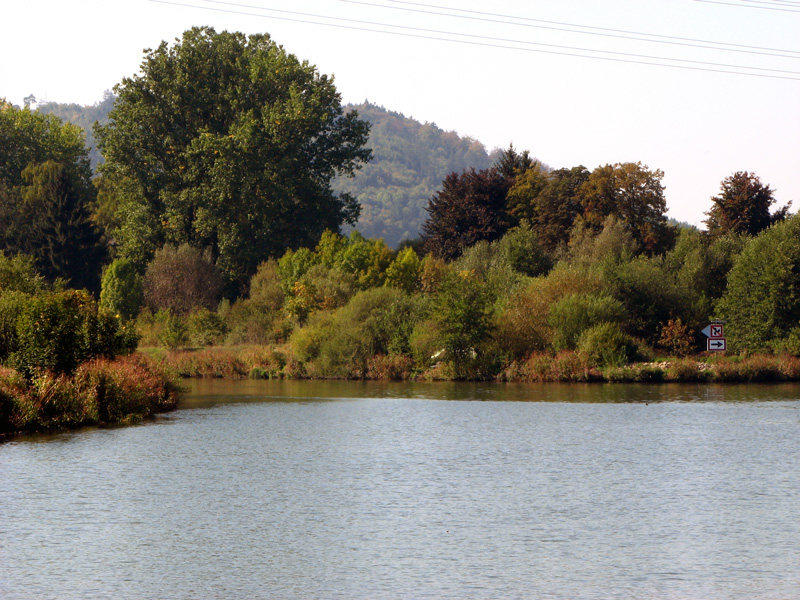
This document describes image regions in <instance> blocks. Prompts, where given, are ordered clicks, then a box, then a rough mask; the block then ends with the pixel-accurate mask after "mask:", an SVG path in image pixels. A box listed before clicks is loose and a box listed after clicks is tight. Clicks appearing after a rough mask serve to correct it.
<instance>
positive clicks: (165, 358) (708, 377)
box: [142, 346, 800, 383]
mask: <svg viewBox="0 0 800 600" xmlns="http://www.w3.org/2000/svg"><path fill="white" fill-rule="evenodd" d="M142 351H143V352H144V353H145V354H147V355H148V356H150V357H151V358H152V359H153V360H154V361H156V362H158V363H159V364H161V365H163V367H164V368H166V369H167V370H169V371H171V372H173V373H175V374H176V375H177V376H179V377H182V378H192V377H226V378H239V379H242V378H250V379H272V378H289V379H366V380H378V381H381V380H386V381H409V380H417V381H450V380H454V379H456V377H455V376H454V372H455V371H454V369H453V366H452V364H450V363H448V362H440V363H437V364H435V365H433V366H431V367H429V368H425V369H420V368H418V367H415V365H414V363H413V361H412V360H411V359H410V358H409V357H407V356H402V355H398V356H385V355H376V356H374V357H372V358H371V359H370V360H368V361H367V363H366V366H365V368H363V369H358V370H354V371H353V372H351V373H350V375H349V376H348V377H344V378H343V377H340V376H338V377H333V376H329V375H327V374H326V373H325V372H324V370H323V369H321V368H320V366H319V365H315V364H313V363H312V364H303V363H301V362H300V361H298V360H297V359H296V358H295V357H294V356H293V354H292V352H291V349H290V348H288V347H285V346H284V347H261V346H243V347H211V348H205V349H199V350H164V349H158V348H149V349H143V350H142ZM495 371H496V372H494V373H491V374H490V375H486V376H484V377H476V379H480V380H488V381H491V380H495V381H503V382H575V383H586V382H607V383H624V382H638V383H641V382H652V383H657V382H675V383H693V382H708V383H746V382H794V381H800V358H797V357H794V356H790V355H769V354H754V355H749V356H725V355H721V354H717V355H709V354H702V355H698V356H694V357H682V358H676V357H664V358H660V359H658V360H654V361H650V362H636V363H631V364H626V365H623V366H614V367H604V368H600V367H597V366H594V365H592V364H591V362H590V361H589V360H588V359H587V358H586V357H585V356H583V355H582V354H580V353H579V352H560V353H558V354H555V355H553V354H549V353H539V354H533V355H531V356H530V357H528V358H527V359H526V360H524V361H514V362H512V363H510V364H509V365H508V366H506V367H505V368H502V369H495Z"/></svg>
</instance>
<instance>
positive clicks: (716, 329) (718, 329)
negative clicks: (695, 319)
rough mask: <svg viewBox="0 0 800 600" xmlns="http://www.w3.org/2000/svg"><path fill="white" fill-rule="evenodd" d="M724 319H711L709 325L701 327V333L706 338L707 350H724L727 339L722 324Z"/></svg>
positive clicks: (726, 346)
mask: <svg viewBox="0 0 800 600" xmlns="http://www.w3.org/2000/svg"><path fill="white" fill-rule="evenodd" d="M724 323H725V321H712V322H711V325H709V326H708V327H706V328H705V329H703V331H702V333H703V335H705V336H706V337H707V338H708V340H707V344H706V348H707V350H708V351H709V352H725V350H727V348H728V340H726V339H725V333H724V328H723V324H724Z"/></svg>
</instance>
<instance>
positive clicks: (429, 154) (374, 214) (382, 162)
mask: <svg viewBox="0 0 800 600" xmlns="http://www.w3.org/2000/svg"><path fill="white" fill-rule="evenodd" d="M113 103H114V97H113V95H111V94H110V93H109V92H107V93H106V95H105V96H104V98H103V100H102V101H101V102H98V103H97V104H95V105H93V106H80V105H78V104H59V103H57V102H48V103H45V104H42V105H40V106H39V110H40V111H41V112H43V113H51V114H54V115H56V116H58V117H60V118H61V119H63V120H64V121H69V122H71V123H74V124H76V125H78V126H80V127H83V129H84V130H85V131H86V142H87V145H88V146H89V148H90V154H89V156H90V158H91V159H92V168H96V167H97V163H98V161H99V160H100V155H99V153H98V152H97V150H96V148H94V138H93V136H92V125H93V124H94V122H95V121H99V122H100V123H105V122H107V120H108V117H107V115H108V112H109V111H110V110H111V108H112V106H113ZM350 108H355V109H356V110H357V111H358V114H359V116H360V117H361V118H363V119H365V120H367V121H369V122H370V123H371V124H372V130H371V133H370V139H369V147H371V148H372V150H373V156H374V157H373V159H372V161H371V162H370V163H369V164H367V165H364V167H363V168H362V169H361V170H360V171H359V172H358V173H357V174H356V176H355V178H353V179H344V178H342V179H339V180H338V181H337V182H336V184H335V185H336V188H337V191H341V192H349V193H350V194H352V195H353V197H355V198H356V199H357V200H358V201H359V202H360V203H361V206H362V208H361V218H360V219H359V222H358V226H357V229H358V230H359V231H360V232H361V233H362V234H363V235H364V236H365V237H375V238H383V239H384V240H386V243H387V244H389V245H390V246H393V247H396V246H397V245H398V244H399V243H400V242H401V241H402V240H404V239H408V238H414V237H417V236H418V235H419V232H420V228H421V227H422V223H423V222H424V221H425V219H426V218H427V216H428V215H427V213H426V212H425V207H426V206H427V205H428V200H429V199H430V198H431V196H432V195H433V194H434V193H435V192H436V191H437V190H438V189H439V188H440V187H441V184H442V180H444V178H445V176H447V175H448V174H449V173H451V172H453V171H457V172H461V171H463V170H464V169H469V168H470V167H475V168H476V169H485V168H487V167H488V166H489V165H490V164H491V163H492V159H491V158H490V156H489V154H488V153H487V151H486V148H485V147H484V146H483V144H481V143H480V142H478V141H476V140H474V139H472V138H469V137H461V136H459V135H458V134H457V133H455V132H453V131H443V130H442V129H440V128H439V127H437V126H436V125H435V124H433V123H420V122H419V121H416V120H414V119H412V118H409V117H406V116H404V115H403V114H401V113H398V112H392V111H390V110H387V109H385V108H383V107H381V106H376V105H375V104H370V103H364V104H359V105H348V106H346V107H345V109H346V110H349V109H350Z"/></svg>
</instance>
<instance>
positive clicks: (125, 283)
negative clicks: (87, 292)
mask: <svg viewBox="0 0 800 600" xmlns="http://www.w3.org/2000/svg"><path fill="white" fill-rule="evenodd" d="M143 300H144V292H143V288H142V277H141V275H139V273H138V272H137V271H136V266H135V265H134V264H133V263H132V262H131V261H129V260H127V259H125V258H118V259H116V260H114V261H113V262H112V263H111V264H110V265H109V266H108V267H107V268H106V270H105V271H104V272H103V278H102V282H101V288H100V306H101V307H103V308H104V309H105V310H107V311H109V312H111V313H114V314H118V315H120V316H121V317H122V318H123V319H125V320H130V319H132V318H134V317H135V316H136V314H137V313H138V312H139V308H140V307H141V306H142V301H143Z"/></svg>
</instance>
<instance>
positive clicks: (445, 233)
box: [422, 169, 510, 260]
mask: <svg viewBox="0 0 800 600" xmlns="http://www.w3.org/2000/svg"><path fill="white" fill-rule="evenodd" d="M509 187H510V181H509V180H508V179H507V178H505V177H504V176H503V175H502V173H501V172H500V171H499V170H498V169H485V170H483V171H476V170H475V169H471V170H469V171H464V172H463V173H462V174H460V175H459V174H458V173H451V174H450V175H448V176H447V177H446V178H445V180H444V182H443V184H442V189H441V191H439V192H437V193H436V194H435V195H434V196H433V197H432V198H431V200H430V202H429V203H428V208H427V209H426V210H427V211H428V215H429V216H428V220H427V221H426V222H425V224H424V225H423V226H422V229H423V231H424V237H425V246H426V249H427V250H428V251H430V252H432V253H433V254H435V255H436V256H438V257H441V258H444V259H445V260H452V259H454V258H457V257H458V256H460V255H461V253H462V252H463V251H464V250H465V249H466V248H469V247H470V246H472V245H474V244H475V243H476V242H478V241H481V240H486V241H490V242H491V241H493V240H496V239H499V238H501V237H502V236H503V234H504V233H505V232H506V230H508V228H509V226H510V218H509V216H508V214H507V212H506V206H505V203H506V194H507V193H508V189H509Z"/></svg>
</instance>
